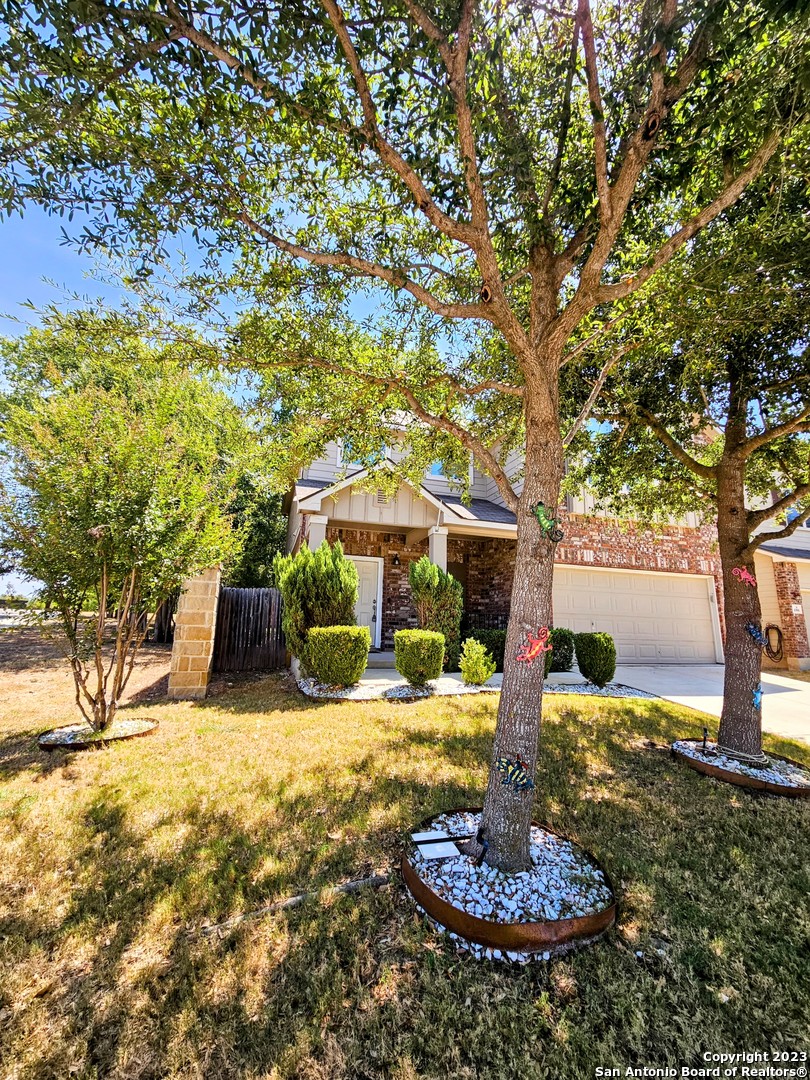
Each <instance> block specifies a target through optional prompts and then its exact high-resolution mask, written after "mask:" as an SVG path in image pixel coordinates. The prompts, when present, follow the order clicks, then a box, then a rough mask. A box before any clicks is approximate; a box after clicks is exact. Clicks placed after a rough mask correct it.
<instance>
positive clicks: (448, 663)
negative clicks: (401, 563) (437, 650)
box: [408, 555, 464, 671]
mask: <svg viewBox="0 0 810 1080" xmlns="http://www.w3.org/2000/svg"><path fill="white" fill-rule="evenodd" d="M408 582H409V584H410V586H411V597H412V599H413V603H414V607H415V608H416V615H417V618H418V619H419V626H420V627H421V629H423V630H435V631H436V632H437V633H439V634H443V635H444V643H445V654H444V659H445V665H444V666H445V669H446V670H447V671H458V649H459V640H460V638H461V614H462V610H463V608H464V588H463V586H462V584H461V582H460V581H456V579H455V578H454V577H453V575H452V574H448V573H447V572H446V571H444V570H442V569H440V568H439V567H438V566H436V564H435V563H432V562H431V561H430V559H429V558H428V557H427V555H423V556H422V558H421V559H418V560H417V561H416V562H412V563H411V565H410V567H409V569H408Z"/></svg>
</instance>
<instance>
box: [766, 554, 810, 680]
mask: <svg viewBox="0 0 810 1080" xmlns="http://www.w3.org/2000/svg"><path fill="white" fill-rule="evenodd" d="M773 576H774V581H775V582H776V595H777V598H778V600H779V623H780V625H781V627H782V634H783V642H782V645H783V648H784V652H785V659H786V660H787V666H788V667H789V668H797V667H800V666H802V665H800V664H799V663H797V661H798V660H805V659H806V658H807V657H810V644H809V643H808V639H807V624H806V623H805V621H804V610H803V608H802V590H801V585H800V583H799V571H798V569H797V567H796V563H793V562H774V564H773ZM793 604H796V605H798V608H799V612H798V613H794V611H793V608H792V605H793Z"/></svg>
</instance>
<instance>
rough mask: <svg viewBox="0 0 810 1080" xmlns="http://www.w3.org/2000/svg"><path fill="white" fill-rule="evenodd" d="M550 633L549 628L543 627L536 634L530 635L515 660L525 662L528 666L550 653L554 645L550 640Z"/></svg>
mask: <svg viewBox="0 0 810 1080" xmlns="http://www.w3.org/2000/svg"><path fill="white" fill-rule="evenodd" d="M548 633H549V631H548V627H547V626H541V627H540V629H539V630H538V631H537V633H536V634H529V635H528V638H527V640H526V643H525V644H524V645H521V646H520V652H519V653H518V654H517V656H516V657H515V659H516V660H525V661H526V663H527V664H531V663H532V662H533V661H534V660H536V659H537V657H538V656H540V654H541V653H547V652H550V651H551V649H552V645H551V642H550V641H549V640H548Z"/></svg>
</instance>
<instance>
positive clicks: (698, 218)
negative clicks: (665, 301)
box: [596, 132, 779, 304]
mask: <svg viewBox="0 0 810 1080" xmlns="http://www.w3.org/2000/svg"><path fill="white" fill-rule="evenodd" d="M778 146H779V135H778V134H777V133H776V132H773V133H771V134H770V135H769V136H768V138H767V139H766V140H765V142H764V143H763V144H762V145H761V146H760V148H759V150H757V152H756V153H755V154H754V156H753V157H752V158H751V160H750V161H749V163H748V165H747V166H746V167H745V168H744V169H743V170H742V172H740V173H738V174H737V176H736V177H735V178H734V180H732V182H731V183H730V184H729V185H728V186H727V187H726V188H725V189H724V190H723V191H722V192H721V193H720V195H718V196H717V198H716V199H715V200H714V201H713V202H711V203H709V205H708V206H705V207H704V208H703V209H702V210H701V211H700V213H698V214H695V216H694V217H693V218H691V219H690V220H689V221H688V222H687V223H686V225H684V226H682V227H681V228H680V229H678V231H677V232H676V233H673V235H672V236H671V237H670V238H669V240H667V241H666V243H665V244H662V245H661V247H660V248H659V249H658V251H657V252H656V254H655V255H654V256H653V258H652V259H651V260H650V262H648V263H647V265H646V266H645V267H643V269H641V270H640V271H639V272H638V273H637V274H634V275H633V277H630V278H626V279H625V280H624V281H617V282H616V283H615V284H613V285H601V286H600V287H599V288H598V289H597V291H596V303H597V304H603V303H611V302H613V301H615V300H622V299H624V297H626V296H630V295H631V294H632V293H634V292H636V290H637V289H640V288H641V286H642V285H644V284H645V282H647V281H649V279H650V278H651V277H652V276H653V274H654V273H655V272H656V271H657V270H660V269H661V267H662V266H664V265H665V264H666V263H667V262H669V260H670V259H671V258H672V256H673V255H674V254H675V253H676V252H677V251H678V250H679V249H680V248H682V247H683V245H684V244H685V243H686V242H687V241H688V240H691V239H692V237H693V236H695V235H696V234H697V233H698V232H700V230H701V229H703V228H704V227H705V226H706V225H708V224H710V222H712V221H714V219H715V218H716V217H717V216H718V215H719V214H722V212H723V211H724V210H727V209H728V207H729V206H731V205H732V203H735V202H736V201H737V199H739V197H740V195H741V194H742V193H743V191H744V190H745V188H746V187H747V186H748V184H750V183H751V181H752V180H755V179H756V178H757V177H758V176H759V174H760V173H761V172H762V170H763V169H764V168H765V166H766V165H767V163H768V162H769V161H770V159H771V157H772V156H773V155H774V153H775V152H776V149H777V147H778Z"/></svg>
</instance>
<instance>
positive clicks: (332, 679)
mask: <svg viewBox="0 0 810 1080" xmlns="http://www.w3.org/2000/svg"><path fill="white" fill-rule="evenodd" d="M370 648H371V634H370V633H369V630H368V627H367V626H313V627H312V629H311V630H310V631H309V633H308V634H307V666H308V667H309V669H310V670H311V671H312V673H313V675H314V676H315V678H316V679H317V680H318V682H319V683H322V684H323V685H324V686H353V685H354V683H356V682H357V680H358V679H359V678H360V676H361V675H362V674H363V672H364V671H365V670H366V663H367V662H368V651H369V649H370Z"/></svg>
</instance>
